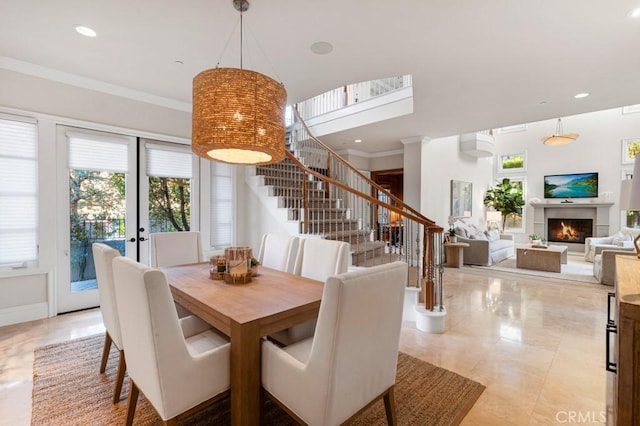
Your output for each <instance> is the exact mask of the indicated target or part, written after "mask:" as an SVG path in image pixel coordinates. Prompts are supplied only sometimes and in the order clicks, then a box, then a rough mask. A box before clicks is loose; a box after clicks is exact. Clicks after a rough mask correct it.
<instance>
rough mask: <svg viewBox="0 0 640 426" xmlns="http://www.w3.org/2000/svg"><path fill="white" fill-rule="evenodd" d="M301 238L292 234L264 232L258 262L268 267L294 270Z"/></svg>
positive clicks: (287, 270) (286, 270)
mask: <svg viewBox="0 0 640 426" xmlns="http://www.w3.org/2000/svg"><path fill="white" fill-rule="evenodd" d="M299 242H300V239H299V238H298V237H293V236H290V235H277V234H264V235H263V236H262V242H261V244H260V251H259V252H258V262H260V264H261V265H262V266H265V267H267V268H272V269H277V270H278V271H285V272H293V268H294V267H295V262H296V256H297V254H298V244H299Z"/></svg>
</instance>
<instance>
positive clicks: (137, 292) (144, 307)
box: [113, 257, 229, 420]
mask: <svg viewBox="0 0 640 426" xmlns="http://www.w3.org/2000/svg"><path fill="white" fill-rule="evenodd" d="M113 273H114V278H115V283H116V297H117V301H118V311H119V314H120V321H121V325H122V339H123V343H124V347H125V352H126V358H127V370H128V372H129V377H130V378H131V380H132V381H134V382H135V384H136V386H137V388H139V389H140V390H141V391H142V392H143V393H144V395H145V396H146V397H147V399H148V400H149V402H150V403H151V404H152V405H153V406H154V408H155V409H156V410H157V411H158V414H159V415H160V417H161V418H162V419H163V420H166V419H171V418H174V417H176V416H177V415H178V414H180V413H183V412H185V411H187V410H189V409H191V408H192V407H195V406H196V405H198V404H200V403H202V402H204V401H206V400H208V399H210V398H211V397H212V396H213V395H216V394H219V393H221V392H223V391H225V390H226V389H228V387H229V345H228V343H226V342H225V341H224V340H223V339H221V347H219V348H218V349H217V350H216V351H217V352H216V356H217V359H209V358H206V359H205V357H204V356H199V357H198V356H192V355H191V354H190V351H191V349H190V348H189V347H188V345H187V341H186V340H185V338H186V337H187V336H186V335H185V334H183V333H185V331H184V330H185V328H184V327H181V324H182V322H181V321H183V322H186V321H189V320H195V321H199V320H197V319H196V318H195V317H193V316H191V317H188V318H184V319H182V320H179V319H178V316H177V314H176V310H175V307H174V304H173V299H172V297H171V292H170V290H169V285H168V283H167V279H166V276H165V275H164V273H163V272H162V271H159V270H157V269H152V268H148V267H146V266H144V265H142V264H140V263H137V262H135V261H133V260H131V259H128V258H125V257H120V258H117V259H115V260H114V261H113ZM208 333H212V332H208ZM214 337H215V336H214ZM203 342H204V339H200V344H203ZM197 344H198V343H197V342H196V345H197ZM209 361H211V362H209Z"/></svg>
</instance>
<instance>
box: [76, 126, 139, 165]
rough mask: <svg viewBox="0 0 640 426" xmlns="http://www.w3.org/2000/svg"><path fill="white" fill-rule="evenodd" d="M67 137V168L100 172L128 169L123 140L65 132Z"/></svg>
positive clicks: (125, 146)
mask: <svg viewBox="0 0 640 426" xmlns="http://www.w3.org/2000/svg"><path fill="white" fill-rule="evenodd" d="M67 137H68V138H69V168H70V169H79V170H96V171H101V172H120V173H126V172H127V171H128V151H127V149H128V148H127V145H126V142H125V141H122V142H120V141H116V140H114V141H113V142H111V141H108V140H97V139H92V138H89V137H84V136H82V135H81V134H76V133H67Z"/></svg>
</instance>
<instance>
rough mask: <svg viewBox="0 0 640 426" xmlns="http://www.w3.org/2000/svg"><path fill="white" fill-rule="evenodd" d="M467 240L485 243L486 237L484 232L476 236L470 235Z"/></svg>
mask: <svg viewBox="0 0 640 426" xmlns="http://www.w3.org/2000/svg"><path fill="white" fill-rule="evenodd" d="M469 238H471V239H472V240H483V241H487V236H486V235H484V232H480V233H478V234H474V235H471V236H470V237H469Z"/></svg>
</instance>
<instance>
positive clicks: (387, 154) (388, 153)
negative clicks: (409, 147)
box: [337, 149, 404, 158]
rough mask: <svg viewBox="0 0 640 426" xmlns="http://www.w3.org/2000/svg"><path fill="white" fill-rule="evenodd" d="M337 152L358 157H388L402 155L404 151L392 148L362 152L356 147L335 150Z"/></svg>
mask: <svg viewBox="0 0 640 426" xmlns="http://www.w3.org/2000/svg"><path fill="white" fill-rule="evenodd" d="M337 153H338V154H340V155H342V154H349V155H357V156H358V157H363V158H380V157H390V156H392V155H404V151H403V150H401V149H394V150H393V151H381V152H373V153H370V152H364V151H358V150H357V149H345V150H342V151H337Z"/></svg>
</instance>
